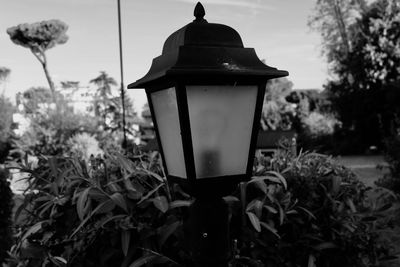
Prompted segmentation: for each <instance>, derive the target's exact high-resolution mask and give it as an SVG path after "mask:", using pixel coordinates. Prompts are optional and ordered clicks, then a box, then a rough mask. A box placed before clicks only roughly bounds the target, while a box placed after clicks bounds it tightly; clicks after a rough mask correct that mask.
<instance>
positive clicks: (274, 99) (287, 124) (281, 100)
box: [261, 78, 294, 130]
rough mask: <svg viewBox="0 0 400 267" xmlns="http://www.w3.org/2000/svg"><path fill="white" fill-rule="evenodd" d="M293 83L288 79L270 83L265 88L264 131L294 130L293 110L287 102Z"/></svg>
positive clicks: (262, 118) (262, 123)
mask: <svg viewBox="0 0 400 267" xmlns="http://www.w3.org/2000/svg"><path fill="white" fill-rule="evenodd" d="M292 87H293V83H292V82H291V81H290V80H288V79H287V78H279V79H274V80H270V81H268V83H267V85H266V87H265V97H264V105H263V110H262V117H261V127H262V128H263V129H264V130H278V129H281V130H289V129H291V128H292V119H293V115H294V114H293V111H294V110H293V109H292V108H291V105H290V103H288V102H287V101H286V98H285V97H286V96H288V95H289V94H290V92H291V90H292Z"/></svg>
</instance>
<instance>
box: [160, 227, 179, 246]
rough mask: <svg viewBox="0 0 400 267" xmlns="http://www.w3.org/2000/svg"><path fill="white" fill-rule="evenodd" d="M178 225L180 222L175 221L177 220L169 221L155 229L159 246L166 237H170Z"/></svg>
mask: <svg viewBox="0 0 400 267" xmlns="http://www.w3.org/2000/svg"><path fill="white" fill-rule="evenodd" d="M180 225H181V222H179V221H177V222H174V223H171V224H169V225H166V226H162V227H160V228H158V230H157V231H158V234H159V238H158V243H159V245H160V247H162V246H163V245H164V243H165V241H167V239H168V237H170V236H171V235H172V234H173V233H174V232H175V231H176V229H177V228H178V227H179V226H180Z"/></svg>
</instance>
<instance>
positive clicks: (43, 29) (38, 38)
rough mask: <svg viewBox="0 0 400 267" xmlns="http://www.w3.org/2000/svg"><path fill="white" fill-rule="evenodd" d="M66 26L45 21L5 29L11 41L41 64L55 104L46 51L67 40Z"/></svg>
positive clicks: (56, 22) (52, 21) (56, 21)
mask: <svg viewBox="0 0 400 267" xmlns="http://www.w3.org/2000/svg"><path fill="white" fill-rule="evenodd" d="M67 30H68V26H67V24H65V23H64V22H62V21H60V20H55V19H54V20H46V21H41V22H35V23H32V24H28V23H24V24H19V25H17V26H14V27H10V28H8V29H7V33H8V35H9V36H10V39H11V41H13V42H14V43H15V44H17V45H20V46H22V47H26V48H29V49H30V50H31V52H32V53H33V55H34V56H35V57H36V58H37V59H38V60H39V62H40V63H41V64H42V67H43V70H44V72H45V75H46V78H47V81H48V83H49V87H50V91H51V93H52V96H53V99H54V102H56V95H55V87H54V83H53V81H52V79H51V76H50V74H49V71H48V68H47V57H46V53H45V52H46V51H47V50H48V49H50V48H52V47H54V46H56V45H58V44H64V43H66V42H67V40H68V36H67V35H66V31H67Z"/></svg>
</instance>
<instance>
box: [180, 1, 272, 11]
mask: <svg viewBox="0 0 400 267" xmlns="http://www.w3.org/2000/svg"><path fill="white" fill-rule="evenodd" d="M174 1H179V2H184V3H191V4H195V3H197V2H198V1H197V0H174ZM261 2H262V1H259V0H203V4H204V5H223V6H233V7H243V8H249V9H253V10H257V9H262V10H275V9H276V8H275V7H273V6H270V5H266V4H265V3H261Z"/></svg>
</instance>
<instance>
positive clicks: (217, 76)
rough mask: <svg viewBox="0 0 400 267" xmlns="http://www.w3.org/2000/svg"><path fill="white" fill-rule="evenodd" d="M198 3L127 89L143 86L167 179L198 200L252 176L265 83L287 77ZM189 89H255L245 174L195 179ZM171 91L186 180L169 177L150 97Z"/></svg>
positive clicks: (216, 195) (229, 188) (217, 195)
mask: <svg viewBox="0 0 400 267" xmlns="http://www.w3.org/2000/svg"><path fill="white" fill-rule="evenodd" d="M204 14H205V12H204V8H203V7H202V6H201V4H200V3H198V4H197V6H196V8H195V12H194V15H195V17H196V19H195V20H194V21H193V22H192V23H189V24H188V25H186V26H185V27H183V28H181V29H180V30H178V31H176V32H175V33H173V34H172V35H171V36H170V37H168V39H167V40H166V42H165V44H164V47H163V52H162V55H161V56H159V57H157V58H155V59H154V60H153V64H152V66H151V68H150V70H149V72H148V73H147V74H146V75H145V76H144V77H143V78H141V79H139V80H138V81H136V82H135V83H132V84H130V85H129V86H128V88H145V90H146V94H147V99H148V102H149V107H150V111H151V113H152V114H153V121H154V126H155V130H156V135H157V140H158V145H159V148H160V152H161V155H162V158H163V164H164V168H165V171H166V174H167V178H168V179H169V180H172V181H174V182H177V183H179V184H180V185H182V187H183V188H184V189H186V190H187V191H188V192H189V193H191V194H192V195H194V196H196V197H199V198H201V197H202V196H206V197H208V198H209V197H212V196H215V197H220V196H223V195H227V194H229V193H231V192H232V190H233V189H234V188H235V186H236V185H237V184H238V183H239V182H240V181H243V180H248V179H250V177H251V175H252V168H253V159H254V154H255V146H256V142H257V134H258V130H259V121H260V117H261V110H262V106H263V100H264V92H265V85H266V83H267V81H268V80H270V79H273V78H278V77H284V76H287V75H288V72H287V71H283V70H278V69H276V68H273V67H270V66H267V65H265V64H264V63H263V62H261V60H260V59H259V58H258V57H257V55H256V53H255V51H254V49H252V48H244V47H243V43H242V40H241V37H240V35H239V34H238V33H237V32H236V31H235V30H234V29H232V28H230V27H228V26H225V25H222V24H214V23H207V21H206V20H205V19H204V18H203V16H204ZM189 85H205V86H206V85H230V86H235V85H253V86H254V85H255V86H257V88H258V91H257V100H256V106H255V112H254V118H253V126H252V132H251V140H250V148H249V151H243V153H248V157H247V168H246V173H243V174H240V175H233V176H232V175H229V176H218V177H208V178H202V179H197V176H196V169H195V162H194V155H193V145H192V134H191V127H190V118H189V109H188V103H187V91H186V90H187V89H186V86H189ZM171 87H174V88H175V91H176V98H177V106H178V114H179V121H180V127H181V138H182V147H183V153H184V158H185V167H186V173H187V178H183V177H175V176H172V175H170V174H169V172H168V167H167V165H166V162H165V157H164V150H163V146H162V143H161V138H160V132H159V131H158V124H157V118H155V117H154V114H155V113H154V107H153V103H152V98H151V94H152V93H153V92H156V91H160V90H164V89H168V88H171Z"/></svg>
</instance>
